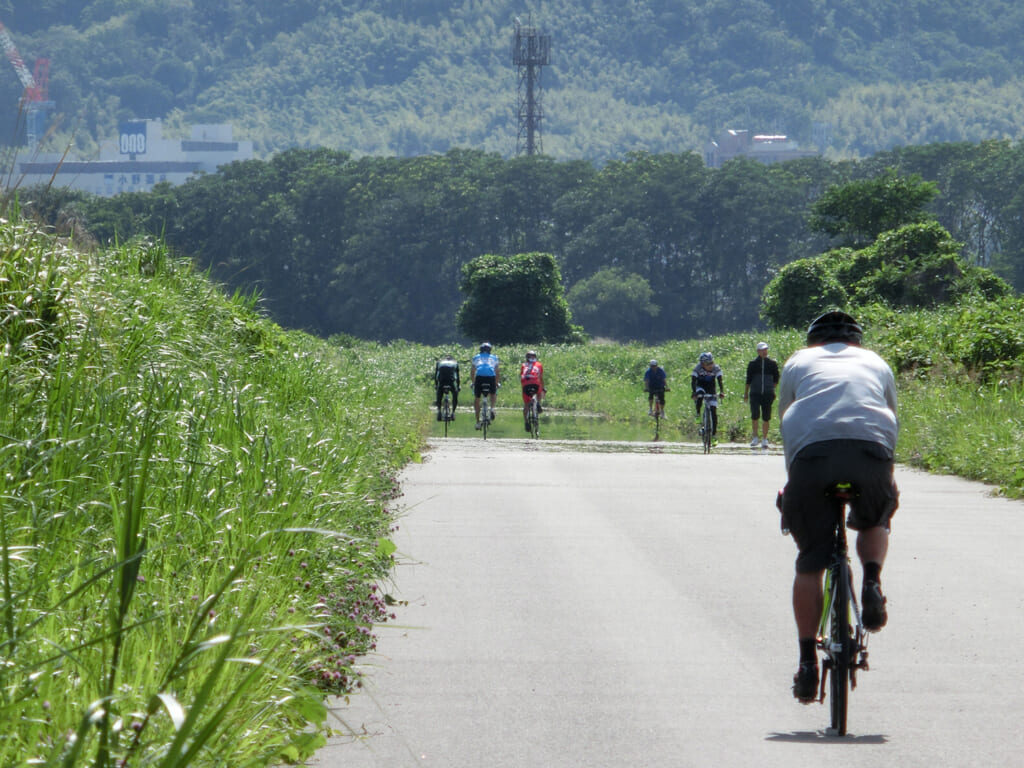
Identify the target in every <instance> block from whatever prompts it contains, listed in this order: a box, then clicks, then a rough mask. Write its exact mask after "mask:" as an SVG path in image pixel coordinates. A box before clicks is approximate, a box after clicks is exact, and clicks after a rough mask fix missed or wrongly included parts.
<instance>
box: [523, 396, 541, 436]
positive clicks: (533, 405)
mask: <svg viewBox="0 0 1024 768" xmlns="http://www.w3.org/2000/svg"><path fill="white" fill-rule="evenodd" d="M530 389H532V390H533V391H532V392H530ZM526 391H527V393H528V394H529V395H530V402H529V404H528V405H527V409H526V423H527V425H528V426H529V427H530V436H531V437H532V438H533V439H534V440H536V439H537V438H539V437H540V400H539V399H538V396H537V386H536V385H534V384H531V385H529V386H528V387H527V390H526Z"/></svg>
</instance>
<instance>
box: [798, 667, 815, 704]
mask: <svg viewBox="0 0 1024 768" xmlns="http://www.w3.org/2000/svg"><path fill="white" fill-rule="evenodd" d="M818 682H819V679H818V665H817V664H816V663H814V662H801V663H800V668H799V669H797V671H796V674H795V675H793V698H795V699H797V700H798V701H799V702H800V703H801V704H813V703H814V702H815V701H817V700H818Z"/></svg>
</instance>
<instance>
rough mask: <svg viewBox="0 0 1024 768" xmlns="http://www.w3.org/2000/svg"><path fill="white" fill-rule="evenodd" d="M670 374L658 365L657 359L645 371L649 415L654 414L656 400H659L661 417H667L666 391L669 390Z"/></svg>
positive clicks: (645, 390)
mask: <svg viewBox="0 0 1024 768" xmlns="http://www.w3.org/2000/svg"><path fill="white" fill-rule="evenodd" d="M668 391H669V389H668V374H667V373H665V369H664V368H662V367H661V366H660V365H658V361H657V360H651V362H649V363H648V364H647V370H646V371H644V392H646V393H647V415H648V416H653V415H654V401H655V400H657V401H658V404H659V405H660V406H661V417H662V418H665V393H666V392H668Z"/></svg>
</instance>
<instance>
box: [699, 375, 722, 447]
mask: <svg viewBox="0 0 1024 768" xmlns="http://www.w3.org/2000/svg"><path fill="white" fill-rule="evenodd" d="M697 397H698V398H700V399H701V400H702V401H703V406H702V411H701V422H700V437H701V444H702V445H703V446H704V453H711V439H712V436H713V433H714V431H715V423H714V420H713V419H712V417H711V408H712V407H718V395H714V394H711V393H709V392H705V391H703V390H698V391H697Z"/></svg>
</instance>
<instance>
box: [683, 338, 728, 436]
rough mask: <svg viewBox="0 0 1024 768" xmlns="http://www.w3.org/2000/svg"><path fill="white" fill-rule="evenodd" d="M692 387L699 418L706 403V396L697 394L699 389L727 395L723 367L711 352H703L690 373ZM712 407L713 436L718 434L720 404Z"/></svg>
mask: <svg viewBox="0 0 1024 768" xmlns="http://www.w3.org/2000/svg"><path fill="white" fill-rule="evenodd" d="M690 389H691V390H692V392H693V401H694V403H695V404H696V406H697V418H698V419H699V418H700V409H701V406H702V405H703V404H704V398H702V397H698V396H697V390H698V389H699V390H703V391H704V392H705V393H706V394H709V395H714V394H718V395H721V396H725V385H724V384H723V383H722V369H721V368H719V367H718V363H716V362H715V357H714V355H712V354H711V353H710V352H701V353H700V359H699V360H698V361H697V365H696V366H695V367H694V369H693V373H692V374H690ZM709 408H710V409H711V436H712V437H714V436H715V435H717V434H718V406H715V405H712V406H709Z"/></svg>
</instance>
